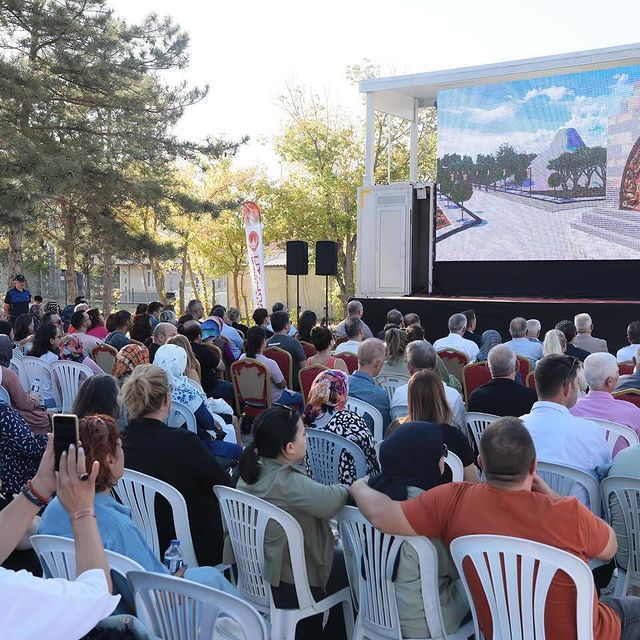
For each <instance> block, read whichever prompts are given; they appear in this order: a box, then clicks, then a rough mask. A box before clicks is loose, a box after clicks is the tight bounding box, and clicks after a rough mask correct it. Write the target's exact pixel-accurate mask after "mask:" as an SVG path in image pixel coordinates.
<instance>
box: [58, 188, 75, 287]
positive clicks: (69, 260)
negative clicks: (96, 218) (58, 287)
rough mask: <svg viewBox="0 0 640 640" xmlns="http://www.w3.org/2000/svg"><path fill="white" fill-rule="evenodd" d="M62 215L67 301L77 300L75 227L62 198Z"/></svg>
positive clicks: (65, 201) (66, 203)
mask: <svg viewBox="0 0 640 640" xmlns="http://www.w3.org/2000/svg"><path fill="white" fill-rule="evenodd" d="M60 213H61V217H62V232H63V240H62V244H63V251H64V262H65V265H66V267H67V274H66V279H67V299H68V300H75V299H76V297H77V295H78V290H77V288H76V238H75V233H74V231H75V225H74V221H73V217H72V215H71V211H70V208H69V204H68V202H67V200H66V199H65V198H60Z"/></svg>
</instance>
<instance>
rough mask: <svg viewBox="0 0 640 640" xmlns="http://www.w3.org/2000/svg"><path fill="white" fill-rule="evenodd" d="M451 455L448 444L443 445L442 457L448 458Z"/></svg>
mask: <svg viewBox="0 0 640 640" xmlns="http://www.w3.org/2000/svg"><path fill="white" fill-rule="evenodd" d="M448 455H449V447H447V445H446V444H444V443H443V444H442V457H443V458H446V457H447V456H448Z"/></svg>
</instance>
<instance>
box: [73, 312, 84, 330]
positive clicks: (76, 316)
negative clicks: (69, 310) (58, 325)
mask: <svg viewBox="0 0 640 640" xmlns="http://www.w3.org/2000/svg"><path fill="white" fill-rule="evenodd" d="M85 313H87V312H86V311H74V312H73V315H72V316H71V320H70V323H71V326H72V327H73V328H74V329H76V330H78V329H79V328H80V326H81V325H82V323H83V321H84V314H85Z"/></svg>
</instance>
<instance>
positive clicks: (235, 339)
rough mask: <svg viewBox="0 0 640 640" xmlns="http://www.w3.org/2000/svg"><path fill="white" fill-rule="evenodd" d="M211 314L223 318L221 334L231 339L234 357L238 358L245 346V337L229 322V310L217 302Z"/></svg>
mask: <svg viewBox="0 0 640 640" xmlns="http://www.w3.org/2000/svg"><path fill="white" fill-rule="evenodd" d="M209 316H210V317H211V316H214V317H217V318H220V319H221V320H222V330H221V331H220V335H221V336H222V337H223V338H226V339H227V340H229V342H230V346H231V352H232V353H233V359H234V360H237V359H238V358H239V357H240V354H241V353H242V349H243V347H244V337H243V336H241V335H240V334H239V333H238V332H237V331H236V329H234V328H233V327H232V326H231V325H230V324H229V318H228V317H227V310H226V309H225V308H224V307H223V306H222V305H221V304H217V305H216V306H215V307H213V309H211V313H210V314H209Z"/></svg>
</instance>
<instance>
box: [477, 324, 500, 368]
mask: <svg viewBox="0 0 640 640" xmlns="http://www.w3.org/2000/svg"><path fill="white" fill-rule="evenodd" d="M497 344H502V338H501V337H500V334H499V333H498V332H497V331H496V330H495V329H487V330H486V331H484V332H483V333H482V337H481V338H480V351H478V354H477V355H476V362H486V361H487V360H488V358H489V351H491V349H493V347H495V346H496V345H497Z"/></svg>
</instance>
